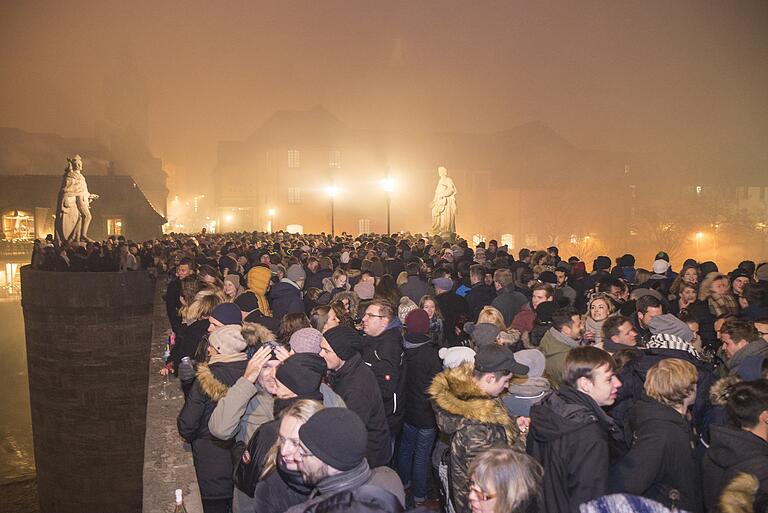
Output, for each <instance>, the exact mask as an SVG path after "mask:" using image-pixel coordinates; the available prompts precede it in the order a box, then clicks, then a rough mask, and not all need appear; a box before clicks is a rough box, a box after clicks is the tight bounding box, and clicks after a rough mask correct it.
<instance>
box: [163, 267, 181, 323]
mask: <svg viewBox="0 0 768 513" xmlns="http://www.w3.org/2000/svg"><path fill="white" fill-rule="evenodd" d="M164 299H165V311H166V313H167V314H168V322H169V323H170V324H171V329H172V330H173V332H174V333H177V334H178V332H179V328H180V327H181V315H179V308H181V280H179V279H178V278H173V279H172V280H171V281H169V282H168V287H167V288H166V291H165V298H164Z"/></svg>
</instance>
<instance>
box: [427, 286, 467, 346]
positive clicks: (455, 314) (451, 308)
mask: <svg viewBox="0 0 768 513" xmlns="http://www.w3.org/2000/svg"><path fill="white" fill-rule="evenodd" d="M435 301H436V302H437V306H438V307H439V308H440V313H442V314H443V332H444V333H445V345H446V346H448V347H453V346H457V345H460V340H461V339H460V338H459V335H457V334H456V327H459V328H460V329H461V328H462V327H463V326H464V323H465V322H466V321H468V320H469V307H468V306H467V300H466V299H464V298H463V297H461V296H457V295H456V294H455V293H453V292H444V293H443V294H440V295H438V296H437V297H436V298H435Z"/></svg>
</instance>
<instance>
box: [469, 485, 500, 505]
mask: <svg viewBox="0 0 768 513" xmlns="http://www.w3.org/2000/svg"><path fill="white" fill-rule="evenodd" d="M469 493H474V494H475V497H477V500H479V501H480V502H486V501H489V500H491V499H495V498H496V494H495V493H485V492H484V491H483V490H482V489H481V488H480V487H479V486H477V484H475V482H474V481H470V482H469Z"/></svg>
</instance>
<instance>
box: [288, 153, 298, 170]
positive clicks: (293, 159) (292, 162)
mask: <svg viewBox="0 0 768 513" xmlns="http://www.w3.org/2000/svg"><path fill="white" fill-rule="evenodd" d="M300 167H301V152H299V150H288V168H289V169H299V168H300Z"/></svg>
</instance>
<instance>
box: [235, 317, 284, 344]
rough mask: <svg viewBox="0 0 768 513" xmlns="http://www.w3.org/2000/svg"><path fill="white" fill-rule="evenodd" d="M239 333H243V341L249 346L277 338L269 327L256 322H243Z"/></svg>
mask: <svg viewBox="0 0 768 513" xmlns="http://www.w3.org/2000/svg"><path fill="white" fill-rule="evenodd" d="M240 333H241V334H242V335H243V338H244V339H245V343H246V344H248V345H249V346H256V345H259V344H261V343H264V342H274V341H275V340H277V337H276V336H275V334H274V333H272V331H271V330H270V329H269V328H267V327H265V326H264V325H263V324H259V323H256V322H244V323H243V327H242V329H241V330H240Z"/></svg>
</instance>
